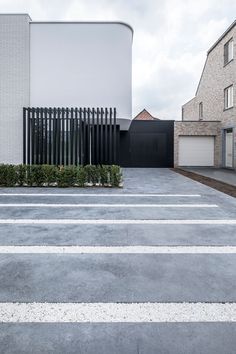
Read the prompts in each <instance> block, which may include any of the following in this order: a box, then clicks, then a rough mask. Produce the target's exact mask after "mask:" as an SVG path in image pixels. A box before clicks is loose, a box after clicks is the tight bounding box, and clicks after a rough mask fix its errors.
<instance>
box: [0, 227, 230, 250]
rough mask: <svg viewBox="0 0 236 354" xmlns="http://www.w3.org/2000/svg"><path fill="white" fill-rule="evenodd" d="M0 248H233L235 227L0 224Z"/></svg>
mask: <svg viewBox="0 0 236 354" xmlns="http://www.w3.org/2000/svg"><path fill="white" fill-rule="evenodd" d="M0 245H3V246H4V245H5V246H7V245H19V246H20V245H21V246H22V245H28V246H33V245H58V246H66V245H69V246H70V245H81V246H92V245H93V246H109V245H110V246H128V245H151V246H158V245H169V246H171V245H172V246H175V245H183V246H184V245H196V246H201V245H211V246H214V245H222V246H230V245H232V246H236V227H235V225H197V226H196V225H115V226H114V225H0Z"/></svg>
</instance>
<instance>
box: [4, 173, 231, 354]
mask: <svg viewBox="0 0 236 354" xmlns="http://www.w3.org/2000/svg"><path fill="white" fill-rule="evenodd" d="M124 177H125V178H124V182H125V183H124V188H123V189H115V190H114V189H107V188H101V189H93V188H92V189H77V188H69V189H53V188H45V189H40V188H29V189H28V188H1V189H0V193H6V194H11V193H24V194H27V193H52V194H54V193H62V194H64V193H72V194H74V193H76V194H77V193H83V194H84V193H86V194H90V193H96V194H97V193H98V194H102V193H108V194H113V193H117V194H121V195H122V194H124V193H141V194H143V193H161V194H166V193H167V194H168V193H170V194H175V193H178V194H200V195H201V197H192V198H184V197H178V198H176V197H161V198H160V197H159V198H156V197H144V196H141V197H137V198H135V199H133V198H128V197H125V198H124V197H112V196H111V197H102V196H101V197H89V195H88V196H87V197H84V196H83V197H82V196H81V197H79V196H78V197H73V198H72V197H63V198H60V197H56V196H55V197H48V196H45V197H27V196H25V197H21V196H18V197H17V196H14V197H13V196H11V197H10V196H7V195H6V196H0V203H129V204H131V203H137V204H141V203H147V204H148V203H160V204H163V203H167V204H175V203H176V204H178V203H185V204H186V203H192V204H196V203H197V204H199V203H200V204H201V203H204V204H217V205H218V206H219V207H218V208H216V209H192V208H191V209H175V208H174V209H161V208H155V209H149V208H146V209H145V208H142V209H133V208H131V209H129V208H128V209H127V208H125V209H121V208H117V209H110V210H105V209H86V210H85V209H79V210H77V209H76V210H75V209H73V208H71V209H63V210H60V209H49V208H42V209H41V208H40V209H39V208H37V207H34V208H14V209H12V208H0V218H1V219H3V218H7V219H9V218H13V219H18V218H20V219H22V218H27V219H28V218H33V219H37V218H56V219H61V218H64V219H68V218H83V219H89V218H91V219H99V218H102V219H121V218H122V219H131V218H132V219H139V218H140V219H175V218H176V219H236V199H234V198H232V197H230V196H227V195H225V194H223V193H220V192H218V191H216V190H213V189H211V188H209V187H207V186H204V185H202V184H199V183H197V182H195V181H192V180H190V179H188V178H186V177H184V176H181V175H179V174H176V173H174V172H173V171H170V170H168V169H125V170H124ZM0 245H22V246H23V245H88V246H96V245H97V246H99V245H101V246H112V245H121V246H123V245H124V246H125V245H146V246H148V245H211V246H212V245H224V246H227V245H236V229H235V226H232V225H0ZM235 279H236V255H233V254H231V255H229V254H227V255H225V254H222V255H216V254H215V255H214V254H212V255H207V254H205V255H201V254H192V255H190V254H185V255H180V254H176V255H175V254H171V255H167V254H166V255H165V254H162V255H160V254H159V255H148V254H146V255H144V254H143V255H142V254H139V255H134V254H133V255H127V254H126V255H115V254H113V255H104V254H97V255H94V254H91V255H88V254H87V255H73V254H70V255H63V254H60V255H59V254H57V255H55V254H54V255H52V254H51V255H50V254H44V255H43V254H36V255H29V254H18V255H17V254H11V255H6V254H5V255H3V254H2V255H0V302H11V301H14V302H15V301H20V302H37V301H43V302H44V301H48V302H49V301H50V302H56V301H61V302H78V301H79V302H80V301H85V302H99V301H100V302H112V301H115V302H116V301H119V302H120V301H121V302H136V301H138V302H139V301H147V302H151V301H160V302H168V301H172V302H186V301H203V302H204V301H206V302H212V301H214V302H224V301H233V302H235V301H236V285H235ZM235 331H236V324H233V323H231V324H230V323H222V324H220V323H214V324H210V323H204V324H203V323H194V324H193V323H185V324H182V323H176V324H170V323H167V324H124V323H119V324H114V323H113V324H112V323H107V324H23V323H22V324H8V325H7V324H0V352H3V353H4V354H5V353H8V354H9V353H26V354H27V353H34V354H37V353H55V354H58V353H59V354H60V353H82V354H83V353H89V354H90V353H91V354H92V353H102V354H103V353H109V354H110V353H124V354H126V353H127V354H130V353H131V354H132V353H144V354H150V353H151V354H152V353H158V354H159V353H161V354H162V353H163V354H166V353H167V354H168V353H171V354H185V353H186V354H190V353H191V354H192V353H193V354H195V353H196V354H199V353H200V354H201V353H204V354H205V353H207V354H211V353H212V354H213V353H214V354H218V353H219V354H231V353H234V352H235V344H236V343H235V338H236V336H235Z"/></svg>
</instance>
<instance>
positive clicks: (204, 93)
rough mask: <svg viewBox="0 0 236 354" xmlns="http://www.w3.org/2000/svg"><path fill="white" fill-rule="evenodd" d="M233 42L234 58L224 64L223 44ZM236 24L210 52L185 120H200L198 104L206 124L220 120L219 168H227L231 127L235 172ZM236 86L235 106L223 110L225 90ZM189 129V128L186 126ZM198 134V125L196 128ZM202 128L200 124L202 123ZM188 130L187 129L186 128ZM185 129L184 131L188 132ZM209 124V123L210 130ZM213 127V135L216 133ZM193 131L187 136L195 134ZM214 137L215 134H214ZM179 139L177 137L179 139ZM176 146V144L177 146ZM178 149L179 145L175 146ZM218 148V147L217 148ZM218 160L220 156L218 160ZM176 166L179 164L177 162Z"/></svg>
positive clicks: (185, 108)
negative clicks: (226, 131) (226, 143)
mask: <svg viewBox="0 0 236 354" xmlns="http://www.w3.org/2000/svg"><path fill="white" fill-rule="evenodd" d="M232 38H233V40H234V59H233V60H231V61H230V62H229V63H228V64H227V65H224V45H225V44H226V43H227V42H228V41H229V40H230V39H232ZM235 58H236V23H233V24H232V25H231V26H230V27H229V29H228V30H227V31H226V32H225V33H224V34H223V35H222V37H221V38H220V39H219V40H218V41H217V42H216V43H215V44H214V45H213V47H212V48H210V50H209V51H208V54H207V59H206V63H205V66H204V69H203V72H202V76H201V78H200V82H199V85H198V88H197V92H196V96H195V97H194V98H193V99H192V100H190V101H189V102H187V103H186V104H184V105H183V107H182V111H183V114H182V119H183V121H184V122H185V121H199V104H200V102H202V104H203V119H202V120H203V121H220V122H221V125H220V127H221V129H220V131H219V132H218V134H219V139H218V140H219V141H221V143H220V147H219V165H220V166H224V158H223V156H224V155H223V154H224V129H226V128H232V129H233V135H234V141H233V145H234V151H235V153H234V163H233V167H234V168H235V169H236V59H235ZM230 85H233V87H234V107H232V108H230V109H228V110H225V109H224V90H225V88H227V87H228V86H230ZM187 126H188V127H189V125H187ZM193 126H194V127H195V129H196V131H199V128H198V125H197V124H195V125H193ZM199 126H200V127H201V123H200V122H199ZM186 129H187V128H186ZM186 129H185V131H186ZM209 129H211V128H210V125H209V124H208V127H207V131H209ZM214 129H215V127H214V124H213V125H212V132H214ZM192 133H194V132H193V130H192V127H191V130H190V131H189V132H188V131H186V135H192ZM212 135H214V134H212ZM176 139H177V137H176ZM176 144H177V143H176ZM176 148H178V146H176ZM217 149H218V148H217ZM216 160H218V157H217V159H216ZM176 164H177V161H176ZM217 165H218V164H217Z"/></svg>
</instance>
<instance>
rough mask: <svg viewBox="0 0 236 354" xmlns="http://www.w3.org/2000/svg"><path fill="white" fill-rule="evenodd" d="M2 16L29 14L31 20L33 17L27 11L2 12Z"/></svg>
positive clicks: (0, 14)
mask: <svg viewBox="0 0 236 354" xmlns="http://www.w3.org/2000/svg"><path fill="white" fill-rule="evenodd" d="M0 16H28V17H29V18H30V21H32V18H31V17H30V15H29V14H27V13H26V12H19V13H18V12H1V13H0Z"/></svg>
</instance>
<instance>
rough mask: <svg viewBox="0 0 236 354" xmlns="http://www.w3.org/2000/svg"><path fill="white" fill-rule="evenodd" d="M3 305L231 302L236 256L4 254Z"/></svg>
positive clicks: (0, 269) (1, 267) (1, 270)
mask: <svg viewBox="0 0 236 354" xmlns="http://www.w3.org/2000/svg"><path fill="white" fill-rule="evenodd" d="M0 260H1V264H0V284H1V287H0V301H1V302H34V301H36V302H230V301H235V299H236V282H235V279H236V255H230V254H227V255H200V254H191V255H189V254H187V255H186V254H185V255H180V254H174V255H173V254H171V255H170V254H169V255H168V254H164V255H163V254H159V255H150V254H149V255H134V254H127V255H116V254H112V255H104V254H101V255H94V254H93V255H86V254H83V255H79V256H78V255H62V254H57V255H49V254H47V255H1V258H0Z"/></svg>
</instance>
